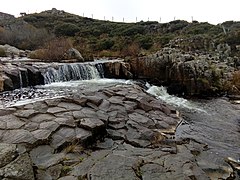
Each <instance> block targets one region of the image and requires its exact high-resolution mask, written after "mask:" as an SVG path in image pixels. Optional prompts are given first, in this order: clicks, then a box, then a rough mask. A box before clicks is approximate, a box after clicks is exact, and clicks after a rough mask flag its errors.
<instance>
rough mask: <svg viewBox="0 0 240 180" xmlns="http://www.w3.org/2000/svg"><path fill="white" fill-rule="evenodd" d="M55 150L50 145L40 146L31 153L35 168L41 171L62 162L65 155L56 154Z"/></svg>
mask: <svg viewBox="0 0 240 180" xmlns="http://www.w3.org/2000/svg"><path fill="white" fill-rule="evenodd" d="M53 152H54V149H53V148H52V147H50V146H48V145H44V146H38V147H36V148H34V149H32V151H31V152H30V157H31V159H32V162H33V164H34V165H35V166H37V167H38V168H39V169H46V168H48V167H50V166H53V165H56V164H58V163H59V162H61V161H62V160H63V159H64V157H65V154H64V153H58V154H54V153H53Z"/></svg>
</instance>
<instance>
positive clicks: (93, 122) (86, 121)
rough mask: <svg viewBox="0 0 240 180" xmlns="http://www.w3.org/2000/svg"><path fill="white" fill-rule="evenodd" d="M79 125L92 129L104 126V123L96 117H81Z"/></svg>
mask: <svg viewBox="0 0 240 180" xmlns="http://www.w3.org/2000/svg"><path fill="white" fill-rule="evenodd" d="M80 126H81V127H83V128H86V129H88V130H91V131H94V130H96V129H99V128H101V127H104V123H103V122H102V121H101V120H99V119H97V118H83V119H81V121H80Z"/></svg>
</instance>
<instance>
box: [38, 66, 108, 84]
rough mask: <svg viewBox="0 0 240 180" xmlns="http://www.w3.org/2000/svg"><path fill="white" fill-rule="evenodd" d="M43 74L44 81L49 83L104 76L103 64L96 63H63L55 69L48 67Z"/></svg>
mask: <svg viewBox="0 0 240 180" xmlns="http://www.w3.org/2000/svg"><path fill="white" fill-rule="evenodd" d="M43 76H44V83H45V84H50V83H53V82H66V81H71V80H89V79H99V78H103V77H104V71H103V66H102V64H101V63H98V64H84V63H82V64H80V63H73V64H64V65H61V66H59V67H58V69H55V68H53V67H50V68H48V69H47V70H46V71H45V73H44V74H43Z"/></svg>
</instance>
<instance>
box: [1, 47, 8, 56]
mask: <svg viewBox="0 0 240 180" xmlns="http://www.w3.org/2000/svg"><path fill="white" fill-rule="evenodd" d="M6 56H7V55H6V52H5V50H4V49H3V48H0V57H6Z"/></svg>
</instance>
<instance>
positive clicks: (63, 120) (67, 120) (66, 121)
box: [54, 116, 76, 127]
mask: <svg viewBox="0 0 240 180" xmlns="http://www.w3.org/2000/svg"><path fill="white" fill-rule="evenodd" d="M54 121H55V122H57V123H58V124H60V125H65V126H69V127H75V126H76V125H75V121H74V119H73V117H72V116H67V117H59V118H56V119H54Z"/></svg>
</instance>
